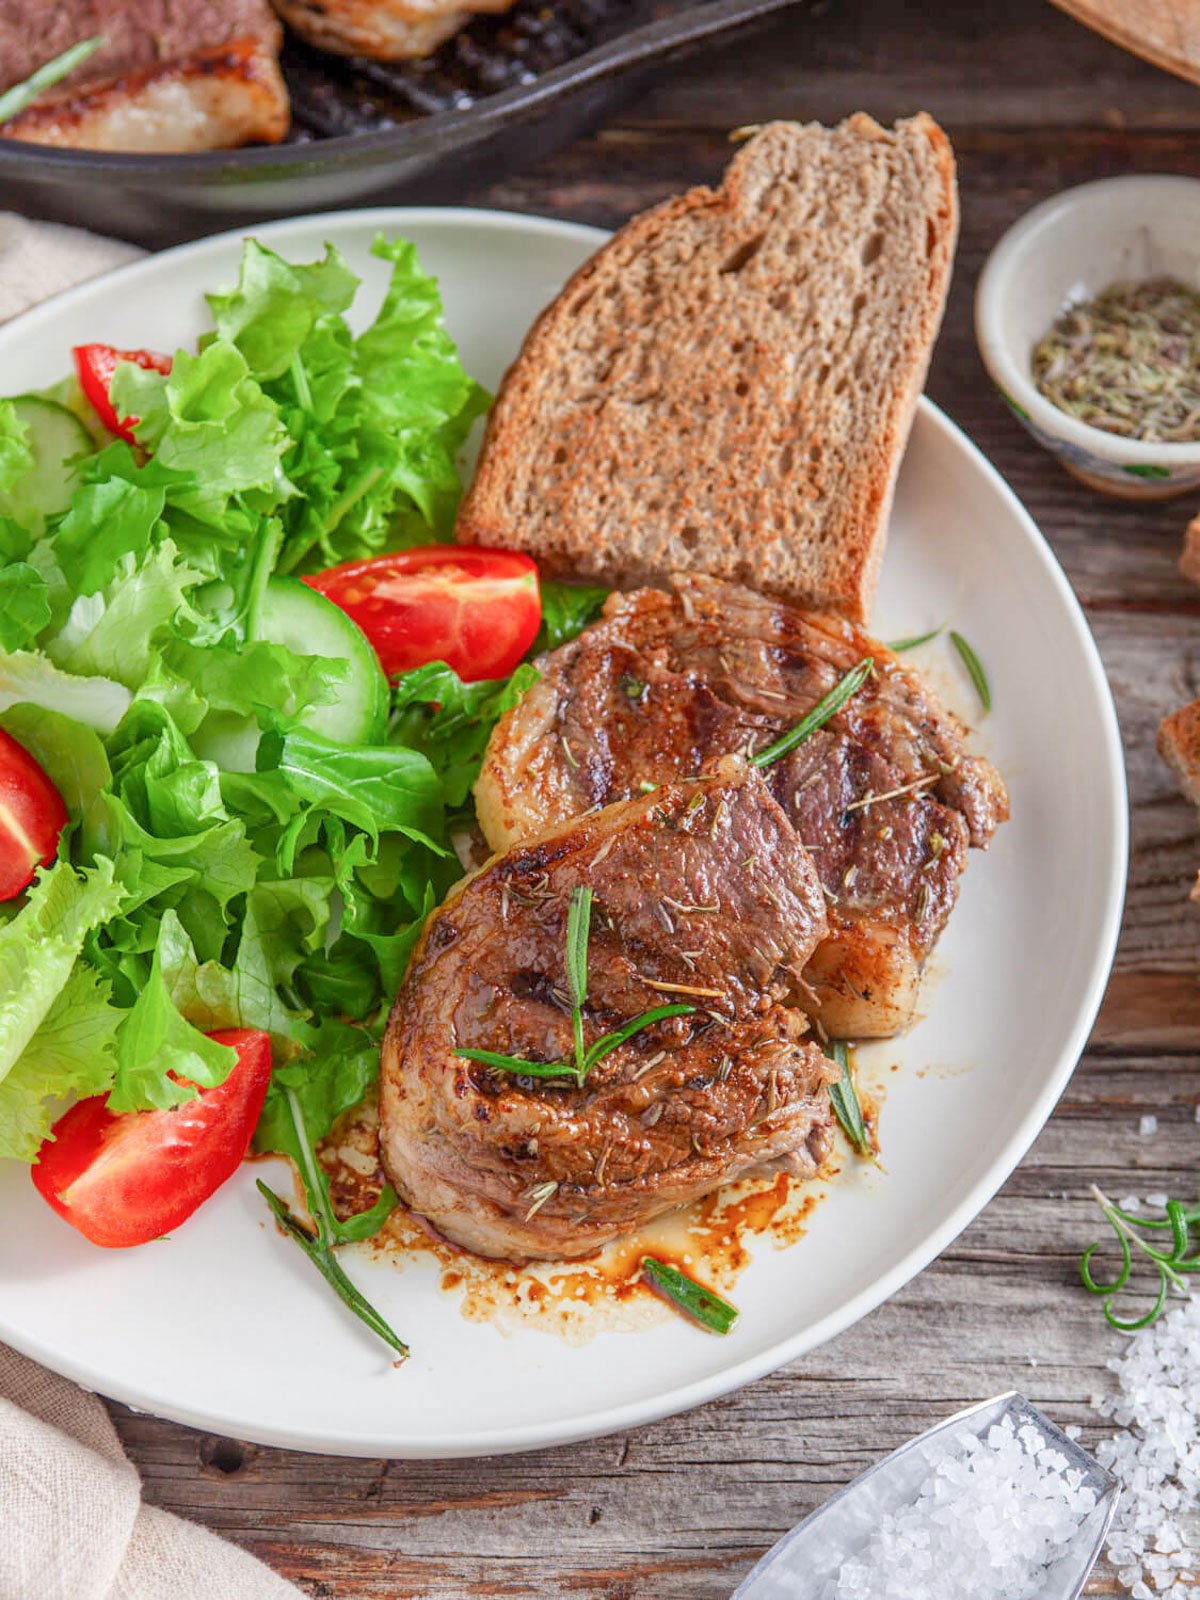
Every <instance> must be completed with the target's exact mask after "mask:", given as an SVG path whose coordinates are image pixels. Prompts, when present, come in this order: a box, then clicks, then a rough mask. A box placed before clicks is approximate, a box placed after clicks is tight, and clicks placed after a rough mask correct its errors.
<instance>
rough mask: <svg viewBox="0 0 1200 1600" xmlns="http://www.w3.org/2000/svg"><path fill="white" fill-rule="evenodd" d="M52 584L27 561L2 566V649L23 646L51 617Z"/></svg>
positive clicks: (0, 570) (34, 636)
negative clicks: (50, 587)
mask: <svg viewBox="0 0 1200 1600" xmlns="http://www.w3.org/2000/svg"><path fill="white" fill-rule="evenodd" d="M48 594H49V585H48V584H47V582H46V580H45V578H44V577H43V576H42V574H41V573H40V572H39V571H38V570H37V568H36V567H31V566H30V565H29V563H28V562H27V561H11V562H9V564H8V565H7V566H4V567H0V650H23V649H24V648H25V646H26V645H28V644H32V643H33V641H34V640H35V639H36V638H37V636H38V634H39V633H41V631H42V629H43V628H44V627H45V626H46V625H47V623H48V622H49V621H50V601H49V599H48Z"/></svg>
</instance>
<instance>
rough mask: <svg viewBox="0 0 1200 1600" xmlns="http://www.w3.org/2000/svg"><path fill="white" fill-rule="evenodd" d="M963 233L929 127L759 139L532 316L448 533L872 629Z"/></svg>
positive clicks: (563, 567)
mask: <svg viewBox="0 0 1200 1600" xmlns="http://www.w3.org/2000/svg"><path fill="white" fill-rule="evenodd" d="M957 221H958V204H957V194H956V189H955V180H954V158H953V154H952V152H951V149H950V145H949V142H948V140H947V139H946V137H945V135H944V134H943V133H942V131H941V129H940V128H939V127H938V126H937V124H936V123H935V122H933V120H932V119H931V118H930V117H928V116H926V115H924V114H922V115H920V116H917V117H914V118H912V120H911V121H908V122H901V123H898V124H897V126H896V127H895V128H894V129H892V130H888V129H885V128H881V127H880V126H879V124H878V123H876V122H874V121H872V119H871V118H870V117H867V116H864V115H861V114H860V115H857V116H853V117H851V118H849V120H848V121H846V122H843V123H842V124H841V125H840V126H839V127H836V128H822V127H819V126H817V125H816V124H812V125H809V126H804V127H802V126H800V125H798V124H796V123H787V122H779V123H772V124H770V125H769V126H767V127H765V128H764V129H763V130H762V131H761V132H760V133H758V134H757V135H756V136H755V137H754V138H753V139H751V140H750V141H749V143H747V144H746V146H745V147H744V148H743V149H742V150H741V151H740V152H739V153H738V155H737V156H736V157H735V158H734V160H733V162H732V163H731V164H730V167H729V170H728V172H727V173H726V176H725V181H724V183H723V184H722V185H721V187H720V188H719V189H717V190H712V189H693V190H692V191H691V192H690V193H688V194H684V195H680V196H679V197H678V198H676V199H674V200H669V201H667V202H666V204H664V205H661V206H659V207H657V208H656V209H655V210H653V211H648V212H646V213H645V214H644V215H642V216H640V217H635V218H634V219H633V221H632V222H630V223H628V224H627V225H626V226H625V227H624V228H622V229H621V231H620V232H619V233H618V234H617V235H616V236H615V237H614V238H613V239H612V240H611V241H610V242H609V243H608V244H606V245H605V246H604V247H603V248H602V249H601V250H599V251H598V252H597V254H596V255H595V256H593V258H592V259H591V260H590V261H589V262H587V263H586V265H585V266H583V267H582V268H581V269H580V271H579V272H577V273H576V274H575V276H574V277H573V278H572V279H571V281H570V282H569V283H568V284H567V286H566V288H565V289H564V290H563V292H562V294H561V295H560V296H559V298H558V299H557V300H556V301H555V302H554V304H553V305H551V306H550V307H549V308H548V310H546V311H545V312H544V313H543V314H542V316H541V317H540V318H539V320H538V321H537V322H536V323H535V324H534V326H533V328H532V330H531V331H530V333H529V335H528V337H527V338H526V340H525V344H524V347H523V349H522V350H521V353H520V355H519V356H518V358H517V360H516V362H515V363H514V365H513V366H512V368H511V369H510V371H509V373H508V375H507V377H506V378H505V380H504V384H503V387H502V389H501V391H500V395H499V398H498V399H497V401H496V405H495V407H494V409H493V411H492V415H491V419H490V421H489V424H488V429H487V435H486V438H485V442H484V448H483V453H482V456H481V458H480V462H479V468H478V471H477V473H476V477H475V481H474V483H473V485H472V487H471V489H470V490H469V492H468V494H467V496H466V498H465V500H464V502H463V505H462V509H461V511H460V515H459V525H458V537H459V538H460V539H461V540H463V541H464V542H467V543H473V544H496V545H503V546H507V547H509V548H516V549H521V550H526V551H528V552H529V553H530V554H531V555H533V556H535V557H536V558H537V559H538V560H539V561H540V562H541V563H542V564H543V565H544V566H545V567H546V568H547V569H548V570H550V571H552V572H558V573H561V574H564V575H571V576H577V577H586V578H595V579H600V580H605V581H608V582H613V583H619V584H621V585H622V586H631V585H634V584H638V583H643V582H645V581H647V580H654V579H656V578H660V577H661V576H663V575H664V574H665V573H667V572H671V571H681V570H693V571H700V572H707V573H710V574H712V575H714V576H716V577H721V578H727V579H732V580H734V581H736V582H739V583H743V584H746V585H748V586H750V587H751V588H755V589H758V590H761V591H764V592H767V593H770V594H776V595H780V596H783V597H785V598H787V599H790V600H794V601H798V602H800V603H802V604H807V605H812V606H817V607H820V608H822V609H826V610H836V611H839V612H842V613H843V614H845V615H847V616H850V617H853V618H854V619H855V620H858V621H862V620H865V619H866V617H867V616H868V614H869V612H870V608H871V602H872V599H873V597H874V592H875V585H876V581H877V578H878V574H879V565H880V561H881V559H882V555H883V544H884V539H885V536H886V531H887V521H888V514H889V510H890V506H891V498H892V489H893V485H894V483H895V478H896V473H897V469H898V467H899V464H900V458H901V456H902V454H903V451H904V445H905V441H906V439H907V437H908V430H909V425H910V423H911V421H912V417H913V411H914V408H915V406H916V402H917V397H918V395H919V394H920V391H921V387H922V384H923V383H924V379H925V372H926V368H927V366H928V362H929V355H930V350H931V347H932V344H933V340H934V336H935V334H936V332H937V328H938V324H939V322H940V320H941V314H942V306H943V303H944V300H945V295H946V288H947V284H948V282H949V277H950V267H951V260H952V256H953V252H954V243H955V237H956V233H957Z"/></svg>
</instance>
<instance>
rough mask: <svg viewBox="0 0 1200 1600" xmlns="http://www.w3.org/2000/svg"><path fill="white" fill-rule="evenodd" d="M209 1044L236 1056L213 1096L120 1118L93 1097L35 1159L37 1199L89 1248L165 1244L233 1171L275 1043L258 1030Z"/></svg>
mask: <svg viewBox="0 0 1200 1600" xmlns="http://www.w3.org/2000/svg"><path fill="white" fill-rule="evenodd" d="M209 1038H210V1039H216V1040H217V1041H218V1043H220V1044H228V1045H232V1046H233V1048H234V1049H235V1050H236V1051H237V1055H238V1058H237V1061H236V1062H235V1063H234V1066H233V1070H232V1072H231V1073H230V1074H229V1076H228V1077H227V1078H226V1079H225V1082H224V1083H222V1084H219V1085H218V1086H217V1087H216V1088H215V1089H202V1090H201V1091H200V1094H199V1096H198V1097H197V1098H196V1099H194V1100H189V1101H188V1102H187V1103H186V1105H182V1106H176V1107H175V1109H174V1110H172V1111H130V1112H125V1113H124V1114H122V1115H117V1114H116V1113H114V1112H112V1111H110V1110H109V1109H108V1106H107V1105H106V1104H105V1096H104V1095H102V1094H100V1095H94V1096H93V1097H92V1098H91V1099H90V1100H81V1101H80V1102H79V1103H78V1105H74V1106H72V1107H71V1109H70V1111H68V1112H67V1113H66V1115H65V1116H62V1117H60V1118H59V1119H58V1121H57V1122H56V1123H55V1124H54V1131H53V1133H52V1134H51V1136H50V1138H48V1139H47V1140H46V1142H45V1143H44V1144H43V1145H42V1148H41V1149H40V1150H39V1151H38V1158H37V1163H36V1165H35V1166H34V1168H33V1181H34V1185H35V1186H36V1188H37V1191H38V1193H39V1194H40V1195H41V1196H42V1198H43V1199H44V1200H46V1201H47V1202H48V1203H49V1204H50V1205H51V1206H53V1207H54V1209H55V1211H57V1212H58V1214H59V1216H60V1217H65V1218H66V1219H67V1221H68V1222H69V1223H70V1224H71V1225H72V1227H75V1228H78V1229H79V1231H80V1233H82V1234H83V1236H84V1237H85V1238H86V1239H90V1240H91V1241H92V1243H93V1244H100V1245H105V1246H107V1247H108V1248H109V1249H123V1248H125V1247H126V1246H128V1245H134V1244H148V1243H149V1242H150V1240H151V1239H161V1238H162V1236H163V1234H164V1233H169V1232H170V1231H171V1230H172V1228H177V1227H178V1226H179V1224H180V1223H181V1222H185V1221H186V1220H187V1218H188V1217H190V1216H191V1214H192V1212H193V1211H195V1210H196V1208H197V1207H198V1206H200V1205H201V1204H202V1203H203V1202H204V1201H205V1200H207V1199H208V1197H209V1195H210V1194H213V1193H214V1192H215V1191H216V1190H217V1189H219V1188H220V1187H221V1185H222V1184H223V1183H224V1182H225V1180H226V1178H229V1177H231V1176H232V1175H233V1173H234V1172H235V1171H236V1170H237V1166H238V1163H239V1162H240V1161H241V1159H242V1157H243V1156H244V1155H245V1154H246V1151H247V1149H248V1148H249V1145H250V1139H251V1136H252V1135H253V1133H254V1125H255V1123H256V1122H257V1121H258V1114H259V1112H260V1111H261V1110H262V1104H263V1101H264V1100H265V1098H266V1094H267V1084H268V1083H269V1082H270V1078H271V1041H270V1039H269V1037H268V1036H267V1035H266V1034H265V1033H260V1032H259V1031H258V1030H257V1029H255V1028H229V1029H225V1030H224V1031H222V1032H219V1033H212V1034H210V1035H209Z"/></svg>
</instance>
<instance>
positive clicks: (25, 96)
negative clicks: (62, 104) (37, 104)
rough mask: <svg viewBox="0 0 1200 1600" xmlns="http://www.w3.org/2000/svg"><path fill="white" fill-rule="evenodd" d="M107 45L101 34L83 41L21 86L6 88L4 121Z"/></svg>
mask: <svg viewBox="0 0 1200 1600" xmlns="http://www.w3.org/2000/svg"><path fill="white" fill-rule="evenodd" d="M103 43H104V39H103V37H102V36H101V35H100V34H96V36H95V37H94V38H92V39H81V40H80V42H79V43H78V44H73V45H72V46H71V47H70V49H69V50H64V51H63V52H62V54H61V55H57V56H55V57H54V60H53V61H47V62H46V64H45V66H42V67H38V69H37V71H36V72H31V73H30V74H29V76H28V77H27V78H26V79H25V80H24V81H23V82H21V83H14V84H13V86H12V88H11V89H6V90H5V91H4V93H3V94H0V122H9V121H11V119H12V118H13V117H15V116H17V114H18V113H19V112H22V111H24V109H25V107H26V106H28V105H31V104H32V103H33V101H35V100H36V99H37V97H38V95H40V94H41V92H42V91H43V89H52V88H53V87H54V85H55V84H56V83H59V82H61V80H62V79H63V78H65V77H66V76H67V74H68V73H69V72H74V71H75V68H76V67H80V66H82V65H83V63H84V62H85V61H86V60H87V59H88V57H89V56H94V55H95V53H96V51H97V50H99V48H100V46H101V45H102V44H103Z"/></svg>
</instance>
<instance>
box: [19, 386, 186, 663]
mask: <svg viewBox="0 0 1200 1600" xmlns="http://www.w3.org/2000/svg"><path fill="white" fill-rule="evenodd" d="M139 370H140V369H139ZM202 576H203V574H202V573H200V572H198V571H197V570H196V569H195V568H193V567H190V566H188V564H187V563H186V562H185V561H183V560H181V558H180V555H179V551H178V549H177V548H176V546H175V544H174V543H173V542H172V541H171V540H170V539H165V540H164V541H163V542H162V543H161V544H159V545H156V546H155V547H154V548H153V549H151V550H149V551H148V552H147V553H146V555H145V556H143V557H142V559H141V560H140V561H137V560H135V558H134V557H133V556H125V557H124V558H123V559H122V561H121V563H120V566H119V568H118V571H117V575H116V576H115V577H114V578H112V579H111V580H110V581H109V582H108V583H107V584H105V585H104V587H103V588H102V589H100V590H99V591H97V592H96V593H95V594H90V595H80V597H79V598H78V599H77V600H76V601H75V603H74V605H73V606H72V607H71V610H70V614H69V615H68V617H67V620H66V622H65V623H64V625H63V627H62V628H61V629H60V630H59V632H58V633H57V634H56V635H55V636H54V637H52V638H51V639H50V640H49V641H48V642H47V644H46V652H47V654H48V655H49V657H50V659H51V660H52V661H53V662H54V663H55V665H56V666H58V667H59V668H61V669H62V671H64V672H70V673H73V674H76V675H80V676H92V675H99V676H103V677H106V678H113V679H115V680H116V681H117V682H118V683H123V684H125V685H126V686H127V687H128V688H130V689H135V688H137V687H139V686H140V685H141V683H142V682H143V680H144V679H145V677H146V675H147V673H148V672H149V670H150V665H151V661H152V659H153V653H154V645H155V643H156V641H157V640H159V639H160V638H162V637H163V636H164V635H165V634H166V633H167V632H168V631H170V630H174V629H176V628H178V627H179V626H180V624H181V623H184V622H187V621H190V620H191V619H192V617H193V615H194V613H193V612H192V609H191V607H190V605H189V603H188V599H187V596H188V593H189V591H190V590H191V589H193V588H194V587H195V585H196V584H197V583H198V582H199V581H200V579H201V578H202Z"/></svg>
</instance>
